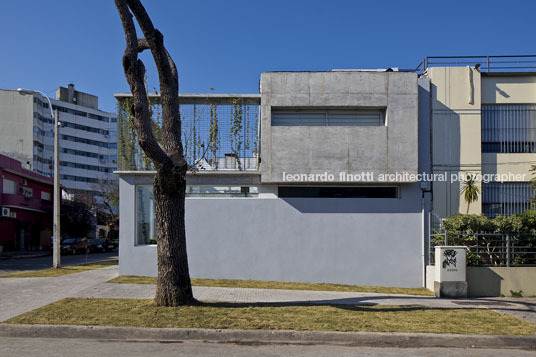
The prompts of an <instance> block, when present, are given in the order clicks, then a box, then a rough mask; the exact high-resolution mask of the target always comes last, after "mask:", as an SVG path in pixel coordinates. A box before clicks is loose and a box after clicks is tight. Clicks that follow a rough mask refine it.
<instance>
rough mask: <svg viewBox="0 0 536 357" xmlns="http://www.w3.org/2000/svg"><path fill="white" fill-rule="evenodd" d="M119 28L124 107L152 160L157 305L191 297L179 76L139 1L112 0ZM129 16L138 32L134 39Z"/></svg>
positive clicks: (174, 303) (191, 300)
mask: <svg viewBox="0 0 536 357" xmlns="http://www.w3.org/2000/svg"><path fill="white" fill-rule="evenodd" d="M115 5H116V7H117V11H118V12H119V16H120V17H121V23H122V25H123V30H124V32H125V39H126V49H125V53H124V55H123V69H124V72H125V77H126V79H127V82H128V84H129V86H130V90H131V91H132V105H131V107H130V112H131V114H132V116H133V118H134V124H135V127H136V133H137V138H138V143H139V145H140V147H141V148H142V150H143V151H144V153H145V154H146V155H147V157H149V158H150V159H151V161H152V163H153V166H154V169H155V170H156V175H155V178H154V184H153V193H154V199H155V221H156V227H157V229H158V236H157V256H158V278H157V283H156V296H155V301H156V304H157V305H160V306H178V305H185V304H192V303H194V302H195V299H194V297H193V293H192V285H191V281H190V272H189V268H188V257H187V253H186V231H185V224H184V203H185V192H186V171H187V169H188V164H187V162H186V160H185V158H184V150H183V146H182V140H181V120H180V112H179V80H178V72H177V67H176V66H175V62H174V61H173V59H172V58H171V56H170V54H169V53H168V51H167V49H166V48H165V46H164V36H163V35H162V34H161V33H160V31H158V30H157V29H155V28H154V26H153V23H152V21H151V19H150V18H149V15H148V14H147V12H146V11H145V8H144V7H143V5H142V4H141V2H140V1H139V0H115ZM133 15H134V17H135V18H136V21H137V23H138V25H139V27H140V29H141V32H142V33H143V36H144V37H143V38H140V39H138V37H137V33H136V27H135V25H134V20H133ZM145 50H150V51H151V54H152V57H153V59H154V61H155V64H156V68H157V70H158V78H159V82H160V101H161V106H162V113H161V115H162V128H161V145H160V144H159V142H158V141H157V139H156V137H155V133H154V131H153V130H154V128H153V125H152V124H153V122H152V120H151V113H150V107H149V105H150V104H149V101H148V99H147V92H146V88H145V82H144V79H145V66H144V64H143V62H142V61H141V60H140V59H139V58H138V54H139V53H140V52H143V51H145Z"/></svg>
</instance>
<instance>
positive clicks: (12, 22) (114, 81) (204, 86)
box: [0, 0, 536, 111]
mask: <svg viewBox="0 0 536 357" xmlns="http://www.w3.org/2000/svg"><path fill="white" fill-rule="evenodd" d="M143 4H144V5H145V7H146V9H147V11H148V12H149V15H150V16H151V17H152V20H153V23H154V24H155V26H156V27H157V28H159V29H160V31H161V32H162V33H163V34H164V36H165V44H166V46H167V48H168V50H169V52H170V53H171V54H172V56H173V58H174V59H175V62H176V63H177V65H178V67H179V76H180V79H179V81H180V91H181V92H183V93H207V92H209V91H210V88H214V89H215V90H214V92H216V93H257V92H258V82H259V77H260V73H261V72H265V71H274V70H331V69H334V68H339V69H340V68H385V67H400V68H414V67H416V66H417V64H418V63H419V62H420V61H421V60H422V58H423V57H425V56H427V55H428V56H434V55H436V56H437V55H501V54H535V53H536V48H535V43H536V41H535V34H536V21H534V14H536V2H534V1H517V0H510V1H493V0H488V1H471V2H469V1H454V0H451V1H402V0H399V1H380V0H377V1H357V0H355V1H351V0H346V1H343V0H330V1H311V0H309V1H306V0H286V1H280V0H269V1H255V0H249V1H246V0H220V1H217V0H211V1H201V0H195V1H194V0H188V1H183V0H176V1H171V0H168V1H165V0H145V1H143ZM0 33H2V34H3V36H2V38H3V48H2V51H1V55H0V88H8V89H15V88H18V87H24V88H32V89H39V90H42V91H44V92H46V93H47V94H48V95H51V96H54V91H55V89H56V88H57V87H58V86H59V85H63V86H65V85H66V84H67V83H69V82H74V83H75V85H76V88H77V89H78V90H81V91H85V92H88V93H91V94H96V95H98V96H99V103H100V107H101V109H104V110H108V111H115V99H114V98H113V94H114V93H116V92H126V91H128V86H127V83H126V81H125V79H124V75H123V70H122V67H121V56H122V53H123V50H124V37H123V32H122V28H121V24H120V21H119V16H118V14H117V11H116V9H115V6H114V3H113V0H92V1H82V0H54V1H50V0H49V1H43V0H41V1H37V0H19V1H7V0H5V1H1V3H0ZM143 58H144V60H145V63H146V67H147V68H148V76H149V82H148V83H149V86H150V88H153V87H158V80H157V77H156V75H155V73H154V72H155V70H154V65H153V64H152V61H150V58H149V57H148V56H146V55H144V56H143Z"/></svg>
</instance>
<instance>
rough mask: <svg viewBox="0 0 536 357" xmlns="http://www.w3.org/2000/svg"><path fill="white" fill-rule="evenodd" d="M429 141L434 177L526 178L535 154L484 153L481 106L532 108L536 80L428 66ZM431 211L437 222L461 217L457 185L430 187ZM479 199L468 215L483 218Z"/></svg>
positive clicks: (519, 75) (463, 207) (463, 206)
mask: <svg viewBox="0 0 536 357" xmlns="http://www.w3.org/2000/svg"><path fill="white" fill-rule="evenodd" d="M427 76H428V77H429V78H430V81H431V83H432V141H433V150H432V151H433V171H434V173H444V172H447V173H451V174H455V173H457V172H473V173H477V174H478V173H482V174H508V173H512V174H514V175H515V174H526V176H525V180H522V181H530V179H531V177H532V175H531V174H530V172H529V170H530V168H531V163H532V162H534V161H535V158H536V154H523V153H514V154H503V153H482V152H481V147H482V141H481V112H480V108H481V105H482V104H531V103H536V75H534V74H527V73H517V74H516V73H511V74H508V75H506V74H501V73H482V74H481V73H480V72H478V71H477V70H475V69H474V68H469V67H432V68H429V69H428V74H427ZM433 191H434V202H433V210H434V212H436V213H437V214H438V215H439V216H441V217H446V216H449V215H452V214H455V213H457V212H462V213H465V212H466V210H467V203H466V202H465V201H464V200H463V199H460V184H459V182H454V183H450V182H435V183H434V184H433ZM481 208H482V205H481V198H480V197H479V199H478V200H477V201H476V202H473V203H472V204H471V205H470V210H469V213H473V214H480V213H482V210H481Z"/></svg>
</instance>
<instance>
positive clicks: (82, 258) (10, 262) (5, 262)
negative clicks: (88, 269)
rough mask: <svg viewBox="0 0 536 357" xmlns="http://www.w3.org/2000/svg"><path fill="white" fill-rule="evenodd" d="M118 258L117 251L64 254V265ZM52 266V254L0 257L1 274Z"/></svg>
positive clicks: (62, 258) (62, 261)
mask: <svg viewBox="0 0 536 357" xmlns="http://www.w3.org/2000/svg"><path fill="white" fill-rule="evenodd" d="M113 258H117V252H112V253H91V254H77V255H62V257H61V264H62V265H63V266H69V265H78V264H85V263H92V262H96V261H100V260H107V259H113ZM51 267H52V255H48V256H45V257H38V258H10V259H0V276H1V275H6V274H11V273H16V272H19V271H27V270H39V269H46V268H51Z"/></svg>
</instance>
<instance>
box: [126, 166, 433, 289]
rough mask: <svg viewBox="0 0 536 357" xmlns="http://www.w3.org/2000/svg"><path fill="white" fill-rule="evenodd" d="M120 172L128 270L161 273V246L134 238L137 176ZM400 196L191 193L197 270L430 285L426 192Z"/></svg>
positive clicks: (214, 274)
mask: <svg viewBox="0 0 536 357" xmlns="http://www.w3.org/2000/svg"><path fill="white" fill-rule="evenodd" d="M151 182H152V176H150V175H144V176H141V175H140V176H122V177H121V179H120V212H121V220H120V225H121V226H120V247H119V273H120V274H121V275H146V276H156V246H135V245H134V237H135V232H134V229H135V224H134V217H135V216H134V213H135V212H134V207H135V204H134V203H135V201H134V193H135V185H134V184H147V183H151ZM400 197H401V198H400V199H326V198H323V199H316V198H295V199H279V198H271V199H270V198H200V199H194V198H192V199H187V201H186V212H187V213H186V230H187V249H188V255H189V262H190V272H191V275H192V277H197V278H229V279H255V280H277V281H298V282H330V283H344V284H359V285H377V286H399V287H420V286H423V285H424V283H423V280H422V279H423V268H424V265H423V261H422V214H421V199H420V197H421V192H420V190H419V188H418V185H417V184H404V185H401V194H400Z"/></svg>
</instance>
